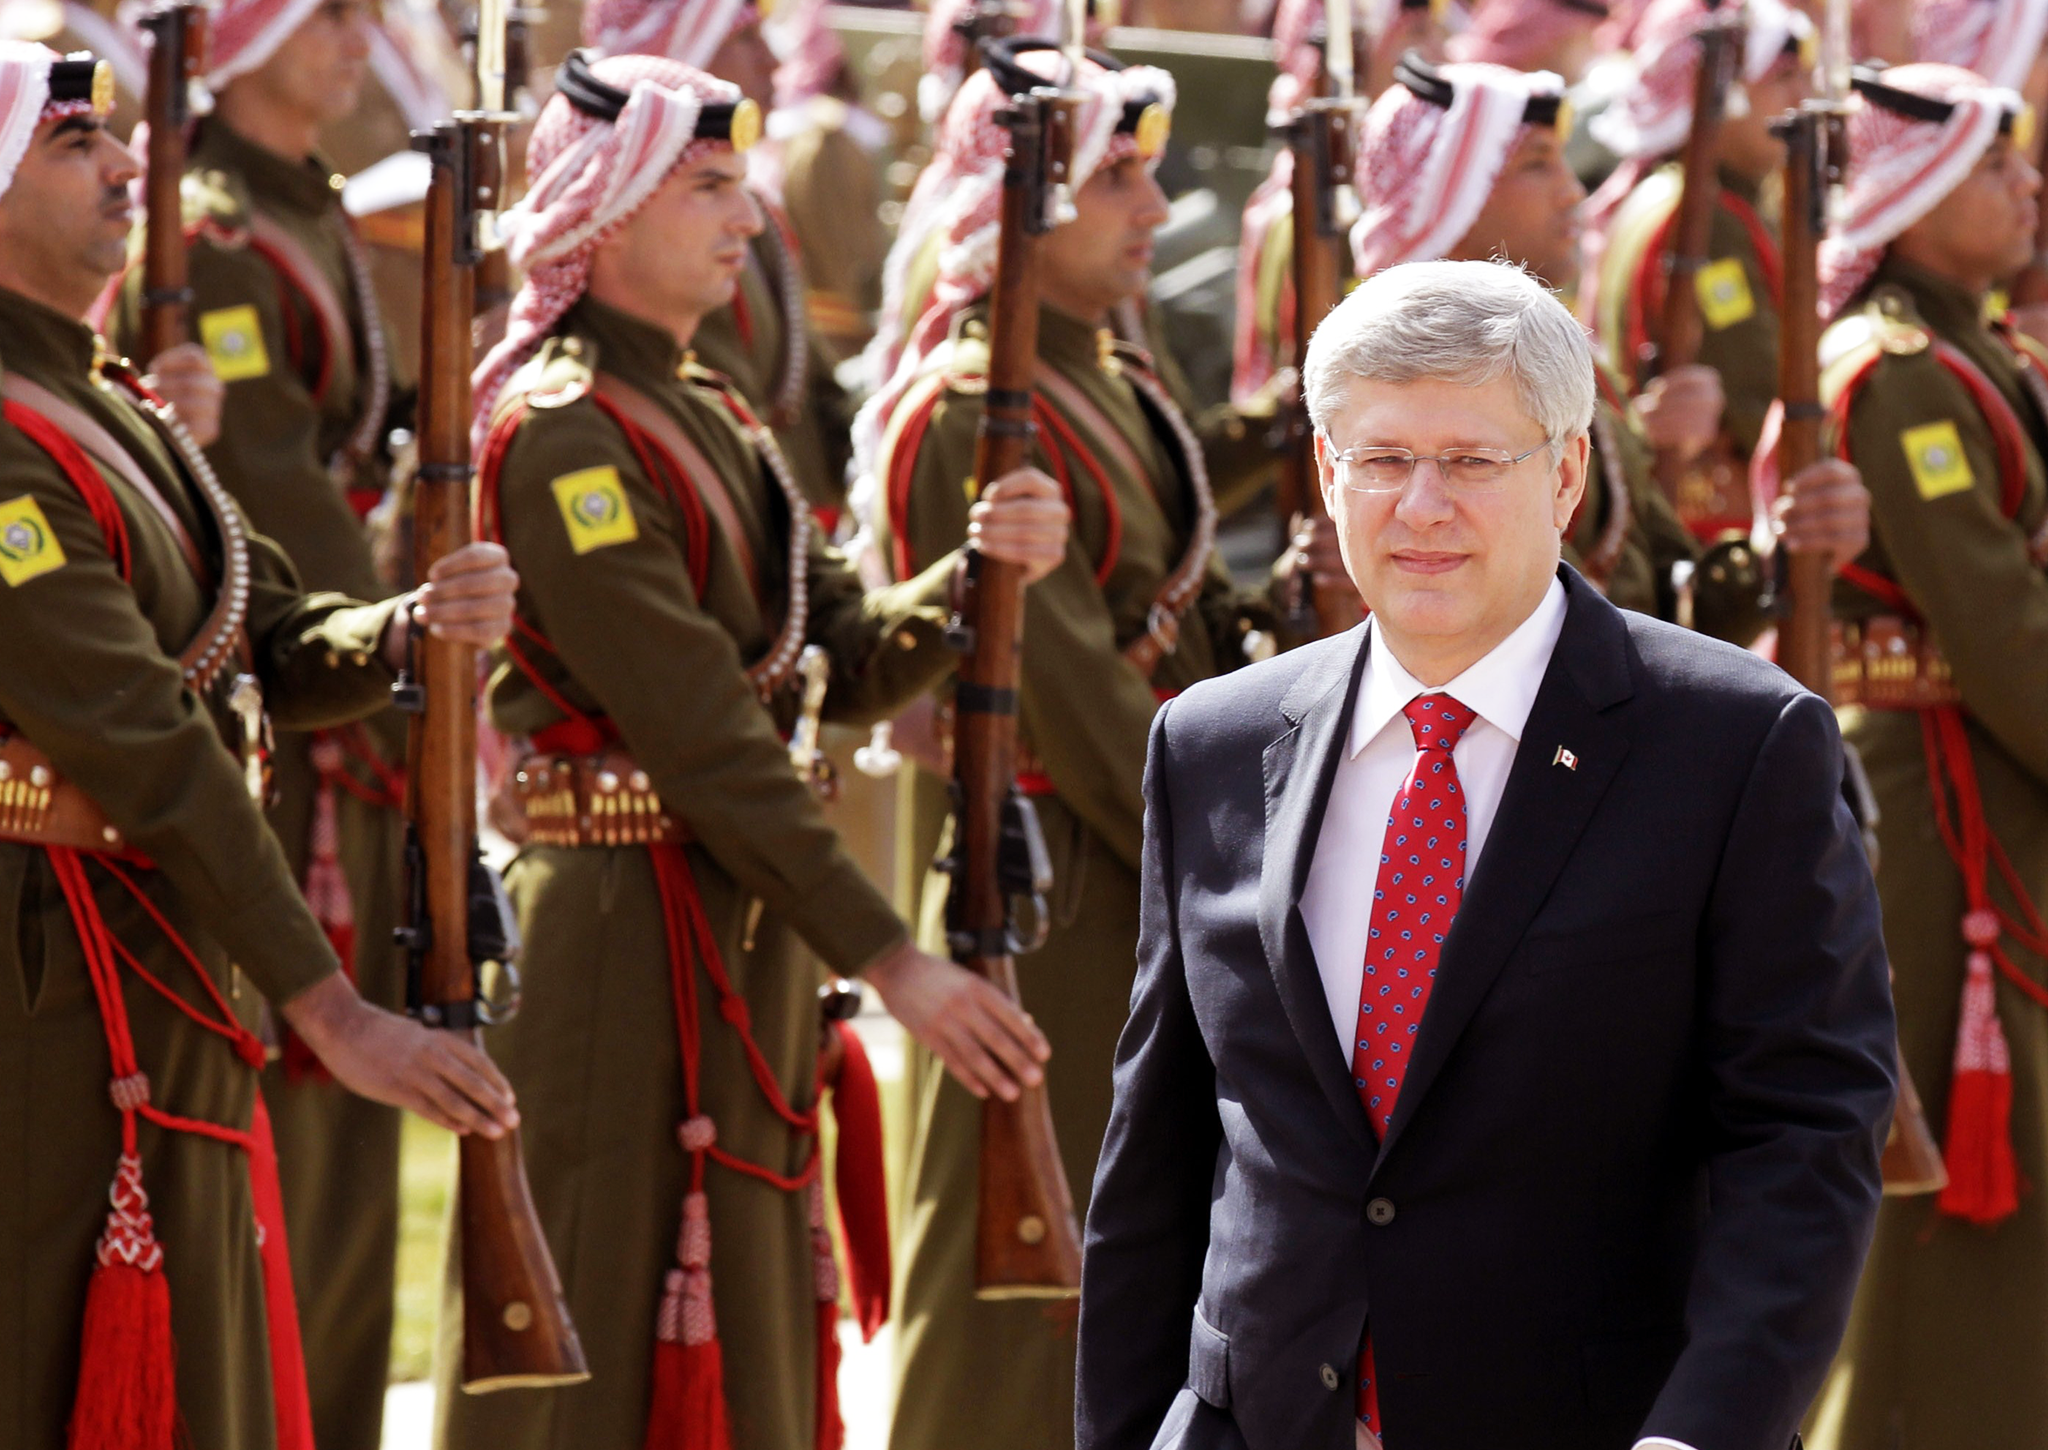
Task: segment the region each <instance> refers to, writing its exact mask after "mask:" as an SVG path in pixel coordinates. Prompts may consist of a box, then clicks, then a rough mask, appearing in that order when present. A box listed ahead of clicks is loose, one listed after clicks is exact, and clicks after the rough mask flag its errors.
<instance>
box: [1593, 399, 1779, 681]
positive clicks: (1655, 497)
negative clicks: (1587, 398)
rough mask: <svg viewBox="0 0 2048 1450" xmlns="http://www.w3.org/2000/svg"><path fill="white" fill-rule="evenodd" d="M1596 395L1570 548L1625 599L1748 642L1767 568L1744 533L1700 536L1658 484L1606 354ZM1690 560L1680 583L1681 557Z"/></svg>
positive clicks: (1760, 622)
mask: <svg viewBox="0 0 2048 1450" xmlns="http://www.w3.org/2000/svg"><path fill="white" fill-rule="evenodd" d="M1595 366H1598V367H1600V368H1601V369H1602V371H1601V385H1600V388H1599V391H1598V393H1597V394H1596V395H1595V398H1594V404H1593V427H1592V448H1591V450H1590V453H1589V456H1588V458H1587V460H1586V497H1585V501H1584V502H1583V503H1581V504H1580V506H1579V511H1578V513H1577V514H1576V515H1575V516H1574V517H1573V519H1572V523H1571V527H1570V529H1569V530H1568V531H1567V532H1566V534H1565V540H1564V557H1565V560H1566V562H1567V563H1569V564H1571V565H1572V566H1573V567H1574V568H1576V569H1578V570H1580V571H1581V572H1582V573H1584V574H1585V575H1586V577H1587V578H1589V579H1591V580H1592V581H1593V583H1594V584H1595V585H1596V586H1597V587H1598V588H1599V589H1600V590H1601V591H1602V592H1603V593H1605V594H1606V596H1607V597H1608V599H1609V600H1611V601H1612V602H1613V603H1615V604H1617V605H1619V606H1620V607H1621V608H1623V609H1633V610H1635V611H1636V612H1637V613H1639V614H1647V615H1650V616H1652V617H1653V618H1657V619H1662V620H1665V621H1667V622H1669V623H1682V624H1685V625H1687V626H1689V627H1691V628H1695V629H1698V630H1699V631H1700V632H1701V633H1703V634H1711V635H1713V636H1714V637H1715V638H1717V639H1725V640H1729V641H1731V642H1733V643H1735V644H1740V645H1747V644H1749V643H1750V641H1752V640H1753V639H1755V638H1756V636H1757V635H1758V633H1759V632H1760V631H1761V630H1762V628H1763V626H1764V624H1765V622H1766V621H1765V619H1764V616H1763V612H1762V608H1761V599H1762V595H1763V590H1764V575H1763V571H1762V569H1761V568H1760V567H1759V565H1758V562H1757V559H1756V555H1755V553H1754V552H1753V551H1752V550H1751V549H1750V546H1749V544H1748V542H1747V541H1746V540H1741V539H1731V540H1725V541H1723V542H1721V543H1717V544H1714V545H1712V546H1708V545H1704V544H1702V543H1701V542H1700V541H1699V540H1697V539H1695V538H1694V537H1693V535H1692V532H1691V531H1690V530H1688V529H1687V528H1686V527H1685V525H1684V523H1682V522H1681V521H1680V520H1679V517H1678V513H1677V511H1676V510H1675V509H1673V508H1672V506H1671V501H1670V500H1669V499H1667V498H1665V496H1664V492H1663V490H1662V489H1660V488H1658V487H1657V480H1656V474H1655V464H1656V454H1655V451H1654V450H1653V449H1652V448H1651V446H1650V440H1649V437H1648V436H1647V435H1646V434H1645V433H1644V431H1643V424H1642V419H1641V418H1640V417H1638V416H1637V414H1636V410H1635V407H1634V405H1633V404H1632V403H1630V402H1629V401H1628V399H1627V397H1626V396H1625V395H1624V393H1623V391H1622V387H1621V382H1620V379H1619V378H1618V377H1617V376H1616V375H1615V374H1613V373H1612V372H1610V371H1607V370H1606V368H1605V366H1604V365H1603V364H1599V363H1596V364H1595ZM1680 565H1687V566H1690V569H1691V574H1690V583H1689V586H1688V588H1687V589H1686V590H1684V591H1681V590H1680V589H1679V588H1678V586H1677V583H1676V581H1675V579H1674V570H1675V569H1676V568H1677V566H1680Z"/></svg>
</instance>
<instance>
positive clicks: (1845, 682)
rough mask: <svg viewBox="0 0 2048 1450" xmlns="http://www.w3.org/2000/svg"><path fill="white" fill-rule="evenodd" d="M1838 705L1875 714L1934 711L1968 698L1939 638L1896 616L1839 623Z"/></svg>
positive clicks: (1836, 627)
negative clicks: (1958, 683) (1964, 697)
mask: <svg viewBox="0 0 2048 1450" xmlns="http://www.w3.org/2000/svg"><path fill="white" fill-rule="evenodd" d="M1833 647H1834V685H1835V703H1836V704H1837V705H1862V706H1864V707H1865V708H1867V709H1871V710H1932V709H1935V708H1936V707H1938V706H1942V705H1960V704H1962V702H1963V697H1962V694H1961V692H1960V691H1958V690H1957V689H1956V685H1955V680H1954V679H1953V677H1952V676H1951V675H1950V673H1949V666H1948V660H1947V658H1946V657H1944V656H1943V654H1942V652H1941V646H1940V645H1939V644H1937V643H1936V642H1935V639H1934V635H1933V634H1932V633H1931V632H1930V631H1929V630H1928V629H1927V627H1926V626H1925V625H1923V624H1920V623H1919V622H1918V621H1916V620H1911V619H1904V618H1901V617H1900V616H1898V615H1893V614H1878V615H1872V616H1871V617H1870V618H1868V619H1856V620H1837V621H1835V624H1834V627H1833Z"/></svg>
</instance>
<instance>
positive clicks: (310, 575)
mask: <svg viewBox="0 0 2048 1450" xmlns="http://www.w3.org/2000/svg"><path fill="white" fill-rule="evenodd" d="M185 186H186V213H187V229H188V231H191V230H193V229H194V228H196V229H197V230H196V232H195V233H194V240H193V242H192V247H191V252H190V270H191V281H192V290H193V296H194V300H193V304H192V317H193V327H194V329H195V331H196V332H197V333H198V335H199V340H201V341H203V342H204V343H205V344H206V347H207V351H208V354H209V356H210V357H211V358H212V359H213V364H214V369H215V371H216V372H218V373H219V374H220V375H221V378H222V380H223V381H224V382H225V383H226V385H227V391H226V401H225V406H224V408H223V413H222V427H221V436H220V438H219V440H218V441H217V442H216V443H215V444H214V445H213V446H212V447H211V448H210V449H209V450H208V456H209V457H210V458H211V460H212V462H213V465H214V468H215V469H216V470H217V471H218V473H219V474H220V479H221V482H222V483H223V484H224V485H226V487H227V489H228V491H229V492H230V493H232V494H233V495H234V496H235V499H236V501H237V502H239V503H240V504H241V506H242V508H243V510H244V511H245V512H246V513H247V514H248V515H249V518H250V520H251V522H252V523H253V524H254V525H255V526H256V527H257V528H258V529H259V530H261V531H262V532H264V533H265V534H267V535H269V536H270V537H271V538H273V539H275V540H276V541H277V542H278V543H279V544H280V545H282V546H283V548H284V550H285V552H286V553H287V554H288V555H289V556H290V558H291V560H292V563H293V565H294V567H295V568H296V569H297V570H298V572H299V575H300V577H301V578H303V579H304V580H305V581H306V583H307V584H308V585H309V586H310V587H313V588H317V589H332V590H339V591H341V592H344V593H347V594H352V595H354V596H356V597H358V598H363V597H368V596H372V595H377V594H382V593H383V592H385V591H384V588H383V586H382V584H381V583H380V581H379V579H378V574H377V570H376V568H375V567H374V565H373V563H372V559H371V547H370V541H369V536H368V534H367V532H366V530H365V528H364V526H363V524H362V523H361V522H360V521H359V520H358V517H357V514H356V512H355V510H353V509H352V508H351V506H350V501H349V496H350V494H351V493H353V494H355V495H356V496H357V497H358V498H359V499H364V500H367V499H368V498H369V497H371V496H373V495H375V494H377V493H380V492H381V490H382V488H383V483H384V476H385V471H386V468H387V462H386V460H385V459H384V458H383V457H382V456H381V452H373V453H372V454H371V456H368V457H365V458H363V459H362V460H361V461H360V463H359V464H358V466H357V467H355V468H354V469H353V470H352V471H351V472H350V473H349V476H348V477H347V478H346V480H345V481H343V480H338V479H337V478H336V477H335V476H334V475H332V474H331V473H330V471H329V466H328V461H329V459H330V458H331V457H333V456H334V455H335V454H336V452H337V451H338V450H339V449H340V448H341V446H342V443H343V441H344V440H345V439H346V438H347V437H348V436H349V435H350V433H351V431H352V430H354V429H355V427H356V424H357V420H358V418H359V417H360V416H361V414H362V411H363V410H364V409H365V408H366V407H368V406H370V400H369V399H368V398H367V397H366V394H367V392H368V383H367V380H366V378H365V376H364V374H365V372H366V371H367V368H366V366H365V364H364V362H363V359H364V358H365V357H366V356H367V350H368V348H369V346H370V345H371V344H370V341H369V336H368V333H367V331H366V329H368V328H371V327H378V326H380V324H379V323H378V322H377V321H376V314H375V311H374V309H373V308H366V307H365V306H364V305H363V304H364V299H363V298H361V297H360V296H358V295H357V292H356V289H355V287H354V285H353V282H352V280H351V278H350V273H349V266H348V263H347V261H346V258H345V255H344V253H343V250H342V245H343V244H342V238H341V228H342V225H343V222H342V217H341V209H340V197H339V195H338V187H337V186H336V185H334V184H333V179H332V178H331V176H330V172H329V168H328V167H327V166H326V165H325V164H324V163H319V162H314V163H308V164H306V165H298V164H295V163H293V162H290V161H286V160H284V159H282V158H281V157H279V156H277V155H275V154H273V153H272V152H269V151H266V150H264V149H262V148H261V147H258V146H256V145H253V144H252V143H250V142H249V141H247V140H245V139H243V138H242V137H240V136H238V135H236V134H235V133H234V132H233V131H232V130H230V129H229V128H228V127H227V126H226V125H225V124H223V123H222V122H221V121H220V120H219V119H218V118H217V117H214V118H209V119H207V120H205V121H202V122H201V123H200V125H199V129H198V133H197V136H196V138H195V140H194V143H193V147H192V152H191V169H190V170H189V171H188V173H187V176H186V184H185ZM257 214H260V215H262V216H263V217H266V218H268V219H269V220H270V221H271V222H272V223H274V224H275V225H276V226H277V227H279V228H281V229H282V230H283V231H285V232H286V233H288V234H289V235H290V236H291V237H292V238H294V239H295V240H296V241H297V243H298V245H299V246H300V248H302V249H303V251H304V252H305V254H306V255H307V256H308V257H309V258H311V259H312V261H313V262H314V263H315V264H317V266H318V268H319V271H320V274H321V275H322V276H323V277H324V278H325V280H326V284H327V286H328V287H329V289H330V290H331V292H332V294H333V295H334V297H335V298H336V299H338V300H339V301H340V303H341V304H342V306H343V307H345V308H346V312H347V317H348V319H349V323H350V326H351V330H352V331H353V333H354V334H355V335H354V336H353V337H352V338H351V339H350V345H349V346H346V347H340V348H329V347H327V346H326V345H325V344H324V341H323V329H322V325H321V322H320V319H319V317H318V315H317V312H316V309H315V307H314V306H313V305H312V304H311V303H310V301H309V300H308V299H307V297H306V296H305V295H304V294H303V292H302V291H301V290H300V289H299V288H297V287H296V286H295V285H288V284H287V283H286V282H285V281H284V279H283V278H282V276H281V274H280V273H279V271H278V270H277V269H276V268H274V267H273V266H272V264H271V263H270V262H269V261H268V260H266V259H265V256H264V255H263V252H262V251H261V250H260V249H259V246H258V245H257V239H256V238H255V237H254V236H253V235H252V232H251V225H252V221H253V220H254V217H255V216H256V215H257ZM140 282H141V274H140V271H139V269H138V270H136V271H134V272H132V273H131V274H130V277H129V284H130V285H129V287H128V289H127V292H126V294H125V296H124V299H123V303H122V307H121V319H122V323H123V336H126V337H132V336H134V335H135V334H134V333H133V331H132V330H129V329H131V328H132V326H133V322H134V319H135V317H136V315H137V314H136V304H137V299H138V298H139V295H140ZM377 345H379V346H381V345H382V343H381V340H380V341H379V342H378V344H377ZM401 401H402V400H401ZM361 732H362V733H361V734H360V735H358V736H355V737H353V739H354V740H355V742H356V743H357V744H358V745H360V746H362V747H363V748H364V749H366V750H368V751H371V752H374V753H375V754H376V755H378V756H379V757H380V758H381V759H382V760H383V761H385V762H387V763H388V762H399V761H402V760H403V758H404V757H403V752H404V725H403V722H402V720H401V719H400V718H399V717H398V716H397V715H396V714H395V712H392V711H388V710H387V711H384V712H381V713H379V714H378V715H377V716H375V717H374V718H372V719H371V720H369V721H366V722H365V723H364V725H363V726H362V727H361ZM313 750H314V737H313V736H311V735H309V734H284V735H280V737H279V739H278V745H277V751H276V755H275V762H276V797H275V800H274V802H273V804H272V806H271V811H270V819H271V824H272V825H273V826H274V827H275V829H276V831H277V835H278V839H279V840H280V841H281V842H282V843H283V845H284V849H285V856H286V859H287V860H289V861H290V862H291V864H292V869H293V872H294V874H295V875H296V876H297V877H298V879H299V880H301V881H302V882H303V881H304V880H305V875H306V866H307V858H308V855H309V852H310V840H311V834H312V830H313V825H314V813H315V810H316V804H317V798H318V795H319V793H320V788H319V777H318V772H317V771H316V770H315V769H314V766H313ZM345 768H346V769H348V770H349V771H350V772H351V774H352V776H353V777H354V778H355V779H356V780H357V781H358V783H359V784H361V785H362V786H363V787H364V788H365V789H366V790H369V791H372V792H376V791H379V790H380V789H381V788H382V787H381V786H380V782H379V780H378V777H377V776H376V774H375V773H374V772H373V771H372V770H370V769H368V768H366V766H365V765H364V764H363V763H362V762H360V761H357V760H350V761H349V762H348V763H347V765H346V767H345ZM333 797H334V807H335V812H336V824H337V826H338V829H339V833H340V844H339V851H338V855H339V857H340V862H341V867H342V871H343V873H344V875H345V877H346V879H347V882H348V890H349V896H350V899H351V904H352V907H353V911H354V916H355V952H354V969H355V976H356V982H357V985H358V987H359V988H360V990H361V991H362V993H363V995H364V996H365V997H366V998H368V999H369V1000H370V1001H372V1002H375V1003H377V1004H378V1005H380V1006H384V1007H390V1008H400V1007H402V1006H403V1005H404V972H403V964H402V961H401V958H400V956H399V953H398V951H397V950H396V948H395V947H393V946H392V944H391V933H392V928H393V927H394V926H395V925H396V923H397V915H398V909H399V899H400V890H401V885H400V882H401V875H402V851H401V846H400V842H401V822H400V818H399V815H398V812H397V811H396V810H395V809H393V808H391V807H389V806H387V805H383V804H376V803H372V802H371V801H368V800H364V799H360V798H358V796H356V795H355V794H353V793H351V792H350V791H348V790H346V789H335V790H334V791H333ZM292 1077H293V1075H292V1074H288V1073H287V1071H286V1070H285V1068H284V1067H282V1066H278V1067H273V1068H272V1069H271V1070H270V1071H269V1072H268V1073H267V1074H266V1075H265V1079H264V1092H265V1096H266V1100H267V1101H268V1102H269V1104H270V1108H271V1114H272V1117H273V1120H274V1123H275V1127H276V1132H277V1149H278V1166H279V1171H280V1174H281V1176H282V1180H283V1185H284V1202H285V1214H286V1220H287V1222H288V1224H289V1225H290V1229H291V1244H292V1263H293V1268H294V1278H295V1280H296V1282H297V1287H298V1293H299V1318H300V1322H301V1324H302V1326H303V1329H304V1335H305V1343H306V1362H307V1372H308V1381H309V1387H310V1390H311V1394H312V1402H313V1423H314V1427H315V1431H316V1434H317V1436H318V1438H319V1441H320V1446H321V1450H376V1446H377V1443H378V1440H379V1438H380V1435H381V1424H382V1417H383V1388H384V1382H385V1378H386V1375H387V1372H388V1368H389V1362H390V1341H391V1318H392V1293H393V1285H394V1272H395V1269H394V1264H395V1257H396V1254H397V1241H398V1239H397V1235H398V1114H397V1112H396V1110H394V1109H391V1108H387V1107H383V1106H381V1105H379V1104H375V1103H371V1102H367V1101H365V1100H363V1099H361V1098H357V1097H355V1096H353V1095H352V1094H349V1093H345V1092H343V1091H342V1090H341V1089H340V1088H338V1087H336V1086H335V1085H334V1084H332V1083H330V1082H326V1081H320V1080H304V1081H294V1080H292Z"/></svg>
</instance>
